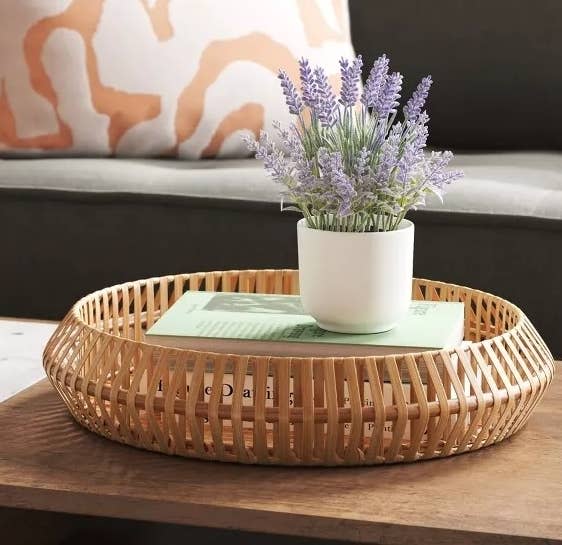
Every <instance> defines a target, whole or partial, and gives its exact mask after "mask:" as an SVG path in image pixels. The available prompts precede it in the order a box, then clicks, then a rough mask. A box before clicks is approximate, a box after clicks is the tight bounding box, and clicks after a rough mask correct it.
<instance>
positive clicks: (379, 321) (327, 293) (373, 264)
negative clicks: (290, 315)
mask: <svg viewBox="0 0 562 545" xmlns="http://www.w3.org/2000/svg"><path fill="white" fill-rule="evenodd" d="M297 238H298V249H299V283H300V294H301V299H302V304H303V306H304V309H305V311H306V312H307V313H308V314H310V315H311V316H313V317H314V318H315V319H316V321H317V323H318V325H319V326H320V327H321V328H323V329H327V330H329V331H336V332H339V333H379V332H382V331H388V330H389V329H392V328H393V327H395V326H396V325H397V324H398V322H399V321H400V320H401V319H402V318H403V317H404V316H405V315H406V313H407V312H408V306H409V304H410V300H411V297H412V269H413V260H414V224H413V223H412V222H411V221H408V220H403V221H402V223H401V224H400V225H399V227H398V229H397V230H396V231H388V232H377V233H335V232H331V231H321V230H319V229H311V228H309V227H308V226H307V223H306V219H301V220H300V221H299V222H298V224H297Z"/></svg>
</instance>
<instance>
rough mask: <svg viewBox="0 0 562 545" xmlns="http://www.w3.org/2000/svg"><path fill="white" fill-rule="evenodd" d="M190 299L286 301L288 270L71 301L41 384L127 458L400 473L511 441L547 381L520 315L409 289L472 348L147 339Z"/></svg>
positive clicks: (180, 279)
mask: <svg viewBox="0 0 562 545" xmlns="http://www.w3.org/2000/svg"><path fill="white" fill-rule="evenodd" d="M187 290H212V291H239V292H257V293H285V294H295V293H298V273H297V272H296V271H292V270H260V271H225V272H208V273H195V274H182V275H177V276H165V277H162V278H152V279H148V280H140V281H136V282H129V283H126V284H123V285H119V286H114V287H111V288H107V289H104V290H101V291H98V292H95V293H93V294H91V295H88V296H86V297H84V298H83V299H81V300H80V301H79V302H78V303H76V305H75V306H74V307H73V308H72V309H71V310H70V312H69V313H68V315H67V316H66V317H65V319H64V320H63V321H62V322H61V324H60V326H59V328H58V329H57V331H56V332H55V334H54V335H53V336H52V338H51V340H50V341H49V343H48V345H47V347H46V348H45V353H44V367H45V370H46V373H47V376H48V377H49V379H50V381H51V383H52V384H53V386H54V387H55V388H56V390H57V391H58V392H59V394H60V396H61V397H62V399H63V400H64V402H65V404H66V405H67V407H68V409H69V411H70V412H71V414H72V416H73V417H74V418H75V419H76V420H77V421H78V422H79V423H80V424H82V425H83V426H85V427H87V428H88V429H90V430H91V431H94V432H96V433H98V434H100V435H102V436H104V437H107V438H109V439H112V440H115V441H120V442H122V443H126V444H129V445H133V446H136V447H140V448H144V449H148V450H155V451H159V452H164V453H167V454H177V455H180V456H188V457H194V458H202V459H208V460H222V461H229V462H242V463H257V464H283V465H329V466H334V465H362V464H365V465H370V464H380V463H393V462H406V461H414V460H419V459H427V458H434V457H440V456H448V455H451V454H459V453H462V452H467V451H471V450H476V449H479V448H481V447H484V446H487V445H490V444H492V443H496V442H499V441H501V440H502V439H504V438H505V437H508V436H510V435H512V434H513V433H515V432H517V431H518V430H519V429H520V428H521V427H522V426H523V425H525V423H526V422H527V419H528V418H529V415H530V414H531V412H532V411H533V408H534V407H535V405H536V404H537V403H538V402H539V401H540V399H541V398H542V397H543V394H544V393H545V391H546V389H547V387H548V385H549V384H550V382H551V379H552V375H553V372H554V364H553V358H552V355H551V354H550V352H549V350H548V348H547V347H546V345H545V344H544V342H543V340H542V339H541V338H540V336H539V335H538V333H537V332H536V330H535V329H534V327H533V326H532V324H531V323H530V322H529V320H528V319H527V317H526V316H525V315H524V314H523V312H522V311H521V310H520V309H518V308H517V307H516V306H514V305H512V304H511V303H509V302H507V301H505V300H503V299H501V298H499V297H495V296H493V295H490V294H488V293H484V292H481V291H478V290H473V289H469V288H465V287H461V286H456V285H452V284H445V283H441V282H434V281H429V280H418V279H416V280H415V281H414V284H413V297H414V298H415V299H425V300H437V301H463V302H464V303H465V338H466V339H467V340H470V341H472V343H471V344H469V345H468V346H466V347H463V348H458V349H456V350H441V351H428V352H422V353H412V354H405V355H396V356H379V357H374V356H373V357H361V358H282V357H263V356H259V357H258V356H256V357H252V356H250V355H222V354H214V353H203V352H196V351H188V350H179V349H171V348H162V347H158V346H154V345H150V344H147V343H145V342H143V338H144V331H145V330H146V329H147V328H148V327H150V326H151V325H152V324H153V323H154V321H155V320H157V319H158V318H159V317H160V316H161V314H162V313H164V312H165V311H166V310H167V309H168V308H169V307H170V306H171V305H172V304H173V303H174V301H176V300H177V299H178V298H179V297H180V296H181V295H182V294H183V293H184V292H185V291H187ZM225 383H228V384H230V385H231V386H230V387H229V389H228V392H225V388H224V386H223V385H224V384H225ZM227 394H228V395H227ZM227 397H228V399H227Z"/></svg>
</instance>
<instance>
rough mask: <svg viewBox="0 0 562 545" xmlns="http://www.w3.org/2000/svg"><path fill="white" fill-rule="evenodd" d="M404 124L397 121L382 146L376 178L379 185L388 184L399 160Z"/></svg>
mask: <svg viewBox="0 0 562 545" xmlns="http://www.w3.org/2000/svg"><path fill="white" fill-rule="evenodd" d="M401 134H402V124H401V123H396V125H394V127H392V129H391V130H390V134H389V135H388V138H387V139H386V141H385V142H384V143H383V145H382V146H381V154H380V159H379V162H378V164H377V169H376V175H375V180H376V182H377V184H378V185H379V186H382V185H385V184H388V181H389V179H390V175H391V173H392V170H393V169H394V167H395V166H396V162H397V160H398V151H399V146H400V138H401Z"/></svg>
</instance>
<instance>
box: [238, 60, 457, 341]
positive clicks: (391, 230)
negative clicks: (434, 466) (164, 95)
mask: <svg viewBox="0 0 562 545" xmlns="http://www.w3.org/2000/svg"><path fill="white" fill-rule="evenodd" d="M299 67H300V82H299V83H300V92H299V91H298V90H297V87H296V85H295V84H294V83H293V82H292V81H291V80H290V78H289V77H288V75H287V74H286V73H285V72H284V71H280V72H279V79H280V81H281V87H282V90H283V94H284V95H285V99H286V102H287V106H288V108H289V111H290V113H291V114H293V115H294V116H295V122H294V123H293V124H292V125H291V126H289V127H288V128H283V127H281V126H280V125H279V124H276V126H275V130H276V132H277V135H278V140H279V141H280V142H281V146H279V145H276V144H275V142H274V141H273V140H272V139H271V138H270V137H269V136H268V134H266V133H265V132H263V131H262V133H261V135H260V138H259V140H257V141H253V140H248V145H249V146H250V148H251V149H252V150H253V151H255V153H256V157H257V158H259V159H261V160H263V162H264V167H265V169H266V170H267V172H268V173H269V174H270V175H271V176H272V178H273V179H274V180H275V181H276V182H279V183H280V184H281V185H283V186H284V187H285V190H284V191H283V197H282V201H281V202H282V204H281V208H282V209H283V200H287V201H290V203H291V205H290V206H287V207H285V209H296V210H299V211H300V212H302V214H303V216H304V217H303V218H302V219H301V220H300V221H299V222H298V224H297V238H298V251H299V275H300V292H301V298H302V303H303V306H304V308H305V310H306V311H307V312H308V313H310V314H311V315H312V316H313V317H314V318H315V319H316V320H317V322H318V325H319V326H320V327H322V328H324V329H328V330H331V331H337V332H342V333H376V332H381V331H387V330H389V329H392V328H393V327H394V326H395V325H396V324H397V323H398V322H399V320H400V319H401V318H402V317H403V316H404V315H405V313H406V312H407V309H408V305H409V302H410V299H411V286H412V264H413V251H414V225H413V224H412V222H410V221H409V220H407V219H405V215H406V213H407V212H408V210H410V209H412V208H416V207H418V206H421V205H423V204H424V203H425V197H426V195H427V194H429V193H433V194H436V195H438V196H440V197H441V195H442V194H443V192H444V189H445V187H446V186H447V185H448V184H449V183H450V182H452V181H454V180H455V179H457V178H459V177H461V176H462V173H461V172H459V171H450V170H447V168H446V167H447V165H448V163H449V161H450V160H451V158H452V153H451V152H448V151H446V152H432V153H430V154H426V153H424V148H425V146H426V141H427V136H428V129H427V123H428V120H429V118H428V115H427V113H426V112H425V111H423V107H424V104H425V101H426V98H427V95H428V92H429V88H430V86H431V83H432V80H431V77H430V76H428V77H426V78H424V79H422V81H421V82H420V84H419V85H418V87H417V89H416V91H415V92H414V93H413V95H412V97H411V98H410V99H409V100H408V102H407V103H406V105H405V106H404V108H403V111H402V113H403V119H400V120H398V119H397V117H398V110H397V108H398V106H399V102H398V99H399V98H400V91H401V87H402V76H401V75H400V74H399V73H397V72H393V73H389V60H388V58H387V57H386V56H385V55H383V56H381V57H380V58H379V59H377V60H376V61H375V63H374V65H373V67H372V70H371V72H370V74H369V77H368V79H367V81H366V83H365V85H364V87H363V89H362V90H361V87H360V86H361V83H360V82H361V73H362V60H361V57H360V56H358V57H357V58H355V59H353V60H352V61H348V60H346V59H342V60H341V61H340V68H341V90H340V93H339V97H337V96H336V93H335V92H334V90H333V89H332V87H331V85H330V84H329V82H328V78H327V75H326V72H325V71H324V70H323V69H322V68H320V67H316V68H314V69H313V68H311V66H310V64H309V62H308V61H307V60H305V59H302V60H301V61H300V62H299Z"/></svg>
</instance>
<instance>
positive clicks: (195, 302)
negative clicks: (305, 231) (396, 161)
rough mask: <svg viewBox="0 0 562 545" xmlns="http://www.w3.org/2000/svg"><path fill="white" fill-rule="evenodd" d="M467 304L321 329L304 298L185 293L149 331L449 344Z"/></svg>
mask: <svg viewBox="0 0 562 545" xmlns="http://www.w3.org/2000/svg"><path fill="white" fill-rule="evenodd" d="M463 318H464V305H463V303H446V302H433V301H412V303H411V304H410V308H409V312H408V315H407V316H406V317H405V318H404V320H403V321H402V322H401V323H400V324H399V325H398V326H397V327H396V328H394V329H392V330H390V331H386V332H384V333H373V334H344V333H333V332H330V331H325V330H323V329H321V328H319V327H318V326H317V325H316V322H315V321H314V318H312V317H311V316H309V315H307V314H306V313H305V312H304V310H303V308H302V305H301V301H300V297H299V296H293V295H263V294H247V293H227V292H198V291H193V292H186V293H185V294H184V295H183V296H182V297H181V298H180V299H179V300H178V301H177V302H176V303H175V304H174V305H173V306H172V307H171V308H170V309H169V310H168V311H167V312H166V313H164V315H163V316H162V318H161V319H160V320H158V321H157V322H156V323H155V324H154V325H153V326H152V328H150V330H149V331H148V332H147V336H148V337H150V336H165V337H167V336H170V337H197V338H207V339H236V340H253V341H282V342H300V343H334V344H348V345H372V346H412V347H421V348H423V347H427V348H444V347H446V346H448V344H450V343H451V340H453V339H456V338H457V337H458V332H459V331H462V324H463Z"/></svg>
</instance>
